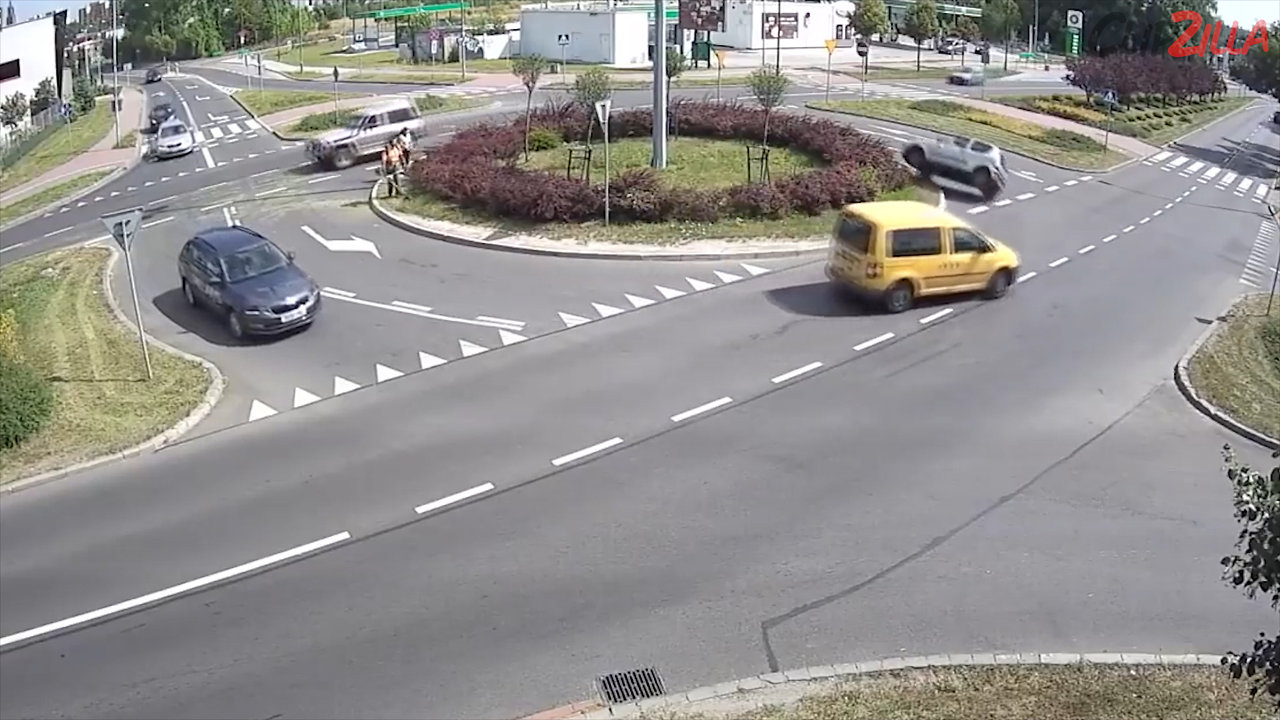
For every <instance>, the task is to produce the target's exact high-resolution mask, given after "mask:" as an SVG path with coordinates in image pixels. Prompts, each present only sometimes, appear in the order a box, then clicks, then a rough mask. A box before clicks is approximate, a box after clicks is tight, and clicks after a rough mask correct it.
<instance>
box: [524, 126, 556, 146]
mask: <svg viewBox="0 0 1280 720" xmlns="http://www.w3.org/2000/svg"><path fill="white" fill-rule="evenodd" d="M563 144H564V138H562V137H560V133H558V132H556V131H555V130H552V129H551V128H545V127H536V128H534V129H532V130H530V131H529V150H531V151H534V152H537V151H538V150H554V149H556V148H558V147H560V146H561V145H563Z"/></svg>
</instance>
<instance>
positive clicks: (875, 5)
mask: <svg viewBox="0 0 1280 720" xmlns="http://www.w3.org/2000/svg"><path fill="white" fill-rule="evenodd" d="M850 19H851V20H852V21H853V29H854V30H857V31H858V34H859V35H861V36H862V37H864V38H869V37H870V36H871V35H883V34H884V33H887V32H889V9H888V8H887V7H885V4H884V0H864V1H863V2H860V3H858V7H857V9H856V10H854V11H853V17H852V18H850Z"/></svg>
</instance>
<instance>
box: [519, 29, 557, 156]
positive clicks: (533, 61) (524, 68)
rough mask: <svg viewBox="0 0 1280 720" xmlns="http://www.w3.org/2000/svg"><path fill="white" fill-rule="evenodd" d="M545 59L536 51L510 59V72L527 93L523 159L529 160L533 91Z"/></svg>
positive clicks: (542, 69)
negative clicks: (518, 79)
mask: <svg viewBox="0 0 1280 720" xmlns="http://www.w3.org/2000/svg"><path fill="white" fill-rule="evenodd" d="M548 64H549V63H548V62H547V59H546V58H545V57H543V56H541V55H538V54H537V53H534V54H533V55H521V56H520V57H518V58H514V59H513V60H512V61H511V72H512V73H513V74H514V75H515V76H516V77H518V78H520V84H522V85H524V90H525V92H526V93H527V96H526V97H525V101H524V159H525V161H528V160H529V123H530V122H531V121H532V120H533V91H534V90H535V89H537V87H538V81H539V80H541V79H542V74H543V73H544V72H546V71H547V66H548Z"/></svg>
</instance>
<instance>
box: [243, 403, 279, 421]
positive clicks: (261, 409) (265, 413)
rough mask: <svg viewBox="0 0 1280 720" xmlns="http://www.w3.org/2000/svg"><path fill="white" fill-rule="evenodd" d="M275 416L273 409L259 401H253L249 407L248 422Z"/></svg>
mask: <svg viewBox="0 0 1280 720" xmlns="http://www.w3.org/2000/svg"><path fill="white" fill-rule="evenodd" d="M275 414H276V410H275V408H273V407H271V406H270V405H268V404H266V403H264V402H262V401H261V400H254V401H253V404H252V405H250V406H249V422H253V421H254V420H261V419H262V418H264V417H271V416H272V415H275Z"/></svg>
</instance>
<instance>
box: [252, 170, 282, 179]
mask: <svg viewBox="0 0 1280 720" xmlns="http://www.w3.org/2000/svg"><path fill="white" fill-rule="evenodd" d="M278 172H280V168H271V169H270V170H263V171H262V172H257V173H254V174H252V175H250V176H249V177H251V178H256V177H262V176H263V175H270V174H271V173H278Z"/></svg>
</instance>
